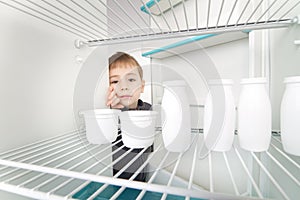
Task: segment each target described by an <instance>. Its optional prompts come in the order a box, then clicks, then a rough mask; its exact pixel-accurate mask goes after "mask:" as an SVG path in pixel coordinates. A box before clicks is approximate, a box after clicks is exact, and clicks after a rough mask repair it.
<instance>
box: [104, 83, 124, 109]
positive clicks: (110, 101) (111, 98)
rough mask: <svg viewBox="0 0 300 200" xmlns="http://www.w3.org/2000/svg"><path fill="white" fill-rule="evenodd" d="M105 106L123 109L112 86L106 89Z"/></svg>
mask: <svg viewBox="0 0 300 200" xmlns="http://www.w3.org/2000/svg"><path fill="white" fill-rule="evenodd" d="M106 105H107V106H110V107H111V108H119V109H121V108H124V106H123V105H122V104H121V103H120V99H119V98H118V97H117V94H116V92H115V91H114V88H113V87H112V86H110V87H109V88H108V93H107V101H106Z"/></svg>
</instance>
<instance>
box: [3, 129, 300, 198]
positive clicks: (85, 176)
mask: <svg viewBox="0 0 300 200" xmlns="http://www.w3.org/2000/svg"><path fill="white" fill-rule="evenodd" d="M158 133H160V131H159V130H158ZM192 135H193V138H194V139H193V143H192V145H191V147H190V149H189V150H188V151H186V152H185V153H172V152H168V151H166V150H165V148H164V146H163V143H161V142H160V139H159V138H160V136H161V134H157V138H156V141H155V149H154V152H152V153H151V154H150V156H149V157H148V160H146V162H145V163H144V165H143V166H141V167H140V168H139V169H138V170H137V171H136V172H135V174H134V175H133V176H132V177H131V178H130V179H129V180H125V179H120V178H118V175H119V174H116V175H115V176H114V177H113V176H112V173H111V171H112V165H113V162H112V161H111V156H112V150H111V149H112V145H113V144H107V145H94V144H89V143H88V142H87V140H86V138H85V133H84V132H81V133H79V132H78V131H74V132H72V133H68V134H64V135H61V136H59V137H55V138H50V139H48V140H44V141H41V142H36V143H34V144H31V145H27V146H24V147H20V148H18V149H14V150H11V151H8V152H5V153H1V155H0V156H1V159H0V189H2V190H5V191H8V192H13V193H17V194H21V195H25V196H29V197H32V198H37V199H74V198H75V197H74V195H76V193H78V192H79V191H81V190H82V189H84V188H85V187H87V186H88V185H89V184H91V183H92V182H93V183H94V182H95V183H101V185H100V186H99V187H98V188H97V189H96V190H95V191H94V192H93V193H92V194H90V198H89V199H94V198H95V197H97V196H101V195H103V194H104V193H105V191H106V190H107V189H108V188H110V187H114V192H113V193H111V194H110V196H109V197H107V198H109V199H117V198H118V197H120V195H123V194H124V193H125V192H126V190H131V189H134V191H135V192H136V196H135V197H134V198H136V199H143V198H144V197H145V195H147V193H149V192H155V194H157V195H158V196H159V198H160V199H165V198H167V197H169V196H170V195H177V196H179V197H181V198H183V199H184V198H185V199H189V198H191V199H192V198H202V199H265V198H270V199H273V198H274V199H295V198H296V197H297V196H299V194H295V193H293V194H291V193H289V192H288V191H289V188H294V189H295V188H296V190H294V191H300V159H299V157H296V156H294V157H293V156H291V155H288V154H286V153H285V152H284V151H283V150H282V147H281V141H280V137H279V136H273V138H272V143H271V145H270V148H269V150H268V151H266V152H262V153H254V152H248V151H244V150H242V149H240V148H239V147H238V146H237V145H234V146H233V148H232V150H231V151H229V152H211V153H210V154H209V155H208V156H207V157H206V158H203V159H199V158H198V156H197V155H198V151H199V148H200V146H199V145H201V144H202V139H203V138H202V136H203V134H201V133H196V132H193V133H192ZM120 148H122V147H120ZM120 148H119V149H117V150H116V151H118V150H120ZM131 150H132V149H129V150H128V151H127V152H125V154H127V153H129V152H130V151H131ZM141 153H142V152H141ZM141 153H140V154H141ZM138 156H139V154H137V155H136V157H135V158H133V159H132V161H131V162H130V163H128V164H127V165H126V166H124V168H122V169H121V170H120V171H124V170H126V168H127V167H129V166H130V165H131V164H132V162H134V161H135V159H137V157H138ZM147 163H150V165H151V166H152V167H151V168H152V172H151V173H150V174H151V176H150V177H149V180H148V182H145V183H144V182H137V181H134V180H133V179H134V177H135V176H136V175H137V174H138V173H139V171H140V170H141V169H142V168H143V167H144V166H145V165H146V164H147ZM150 171H151V170H150ZM203 174H205V175H203ZM199 176H201V178H200V179H199ZM279 177H281V179H279ZM282 177H283V179H284V180H285V181H284V182H281V181H279V180H282ZM220 181H222V184H223V185H224V181H225V182H227V183H228V184H226V185H228V188H227V189H224V188H222V187H220ZM287 182H288V183H289V184H288V185H286V183H287ZM263 183H264V184H263ZM266 183H268V184H271V185H272V188H273V189H275V190H276V192H275V193H274V194H276V196H272V194H270V193H269V192H267V191H268V189H267V188H265V186H263V185H266ZM274 194H273V195H274ZM131 195H132V194H131ZM277 195H278V196H277ZM102 197H103V196H102Z"/></svg>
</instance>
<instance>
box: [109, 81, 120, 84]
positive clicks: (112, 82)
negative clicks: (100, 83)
mask: <svg viewBox="0 0 300 200" xmlns="http://www.w3.org/2000/svg"><path fill="white" fill-rule="evenodd" d="M117 83H118V81H111V82H110V84H117Z"/></svg>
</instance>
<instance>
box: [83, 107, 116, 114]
mask: <svg viewBox="0 0 300 200" xmlns="http://www.w3.org/2000/svg"><path fill="white" fill-rule="evenodd" d="M120 112H121V110H117V109H109V108H105V109H95V110H85V111H80V112H79V114H81V115H89V116H90V115H95V116H96V115H114V114H118V113H120Z"/></svg>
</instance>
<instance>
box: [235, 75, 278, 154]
mask: <svg viewBox="0 0 300 200" xmlns="http://www.w3.org/2000/svg"><path fill="white" fill-rule="evenodd" d="M241 84H242V90H241V93H240V98H239V104H238V139H239V143H240V146H241V147H242V148H243V149H246V150H249V151H255V152H260V151H266V150H267V149H268V148H269V145H270V141H271V131H272V130H271V127H272V116H271V103H270V99H269V95H268V93H267V90H266V84H267V80H266V79H265V78H249V79H242V81H241Z"/></svg>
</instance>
